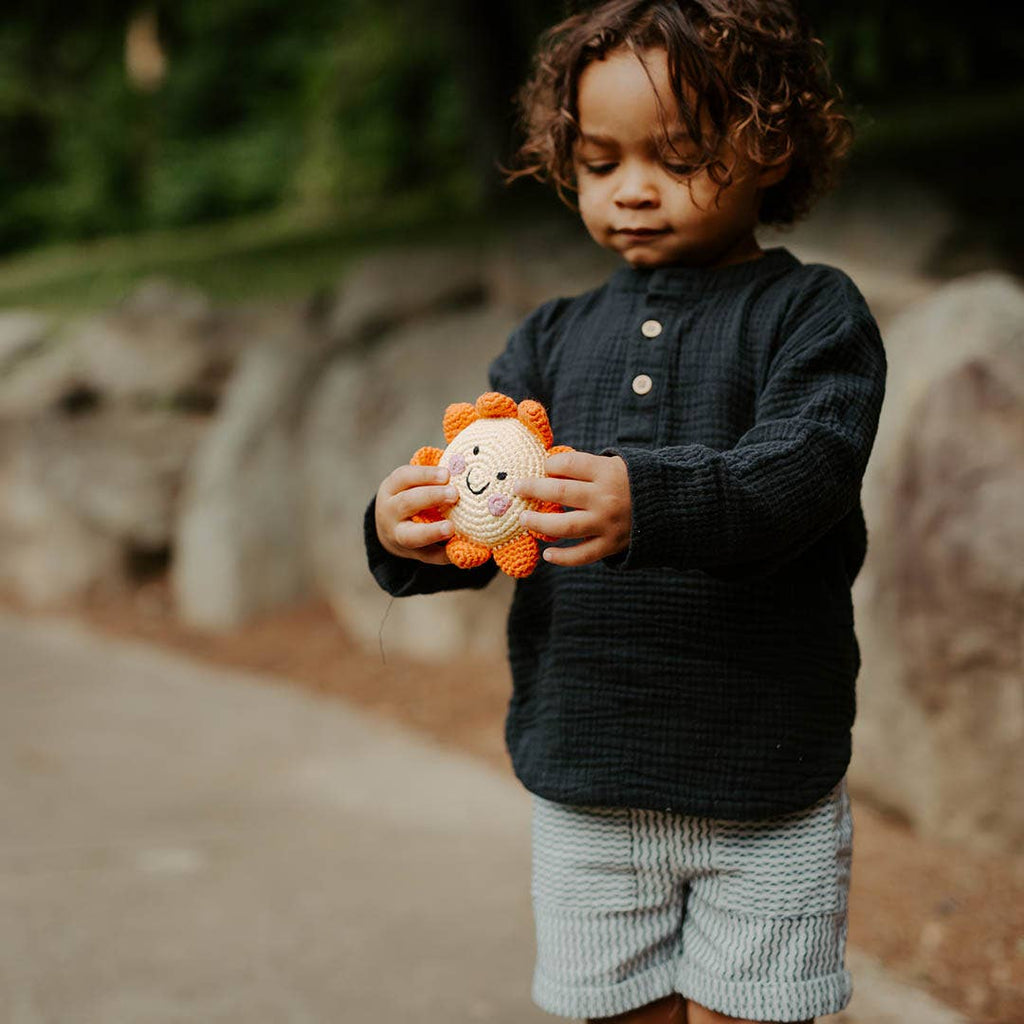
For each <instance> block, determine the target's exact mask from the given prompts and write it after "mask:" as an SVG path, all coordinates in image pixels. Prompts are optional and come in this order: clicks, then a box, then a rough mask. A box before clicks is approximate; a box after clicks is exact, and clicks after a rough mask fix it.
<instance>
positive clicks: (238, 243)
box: [0, 204, 496, 313]
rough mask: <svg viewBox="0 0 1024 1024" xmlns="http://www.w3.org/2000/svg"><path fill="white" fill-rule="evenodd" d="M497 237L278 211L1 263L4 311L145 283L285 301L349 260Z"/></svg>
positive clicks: (426, 221)
mask: <svg viewBox="0 0 1024 1024" xmlns="http://www.w3.org/2000/svg"><path fill="white" fill-rule="evenodd" d="M494 230H496V226H495V224H494V223H493V221H491V220H485V219H484V218H483V217H481V216H463V217H460V218H456V219H454V220H453V219H451V218H446V219H445V220H444V221H443V222H439V221H438V220H436V219H432V218H430V217H429V216H427V215H425V214H424V212H423V210H422V208H420V207H419V206H418V205H416V204H413V205H410V204H396V205H395V206H393V207H392V208H391V209H390V210H389V211H387V212H386V213H379V212H378V213H375V214H373V215H367V216H363V217H359V218H348V219H344V220H343V219H342V218H340V217H337V216H333V217H330V216H326V217H319V218H312V217H309V216H300V215H298V214H296V213H294V212H289V211H279V212H275V213H271V214H264V215H259V216H254V217H248V218H245V219H241V220H236V221H231V222H221V223H216V224H206V225H201V226H197V227H191V228H183V229H179V230H175V231H161V232H153V233H148V234H140V235H132V236H123V237H111V238H103V239H99V240H96V241H92V242H81V243H65V244H61V245H54V246H48V247H46V248H42V249H37V250H32V251H30V252H27V253H23V254H19V255H16V256H13V257H10V258H8V259H6V260H3V261H0V308H2V307H6V308H11V307H33V308H38V309H46V310H50V311H53V312H56V313H62V312H64V313H71V312H75V311H78V310H90V309H101V308H104V307H107V306H110V305H112V304H114V303H116V302H118V301H120V300H121V299H123V298H124V297H125V296H126V295H127V294H129V293H130V292H131V291H132V290H133V289H134V288H135V287H137V286H138V284H139V282H140V281H142V280H143V279H144V278H146V277H149V276H151V275H155V274H159V275H162V276H168V277H170V278H173V279H174V280H176V281H180V282H183V283H188V284H193V285H196V286H198V287H199V288H201V289H202V290H203V291H204V292H205V293H207V294H208V295H209V296H210V297H211V298H213V299H214V300H215V301H223V302H231V301H240V300H245V299H253V298H268V299H278V298H279V299H288V298H299V297H303V296H306V295H311V294H313V293H314V292H316V291H317V290H319V289H323V288H333V287H335V286H336V285H337V283H338V280H339V278H340V277H341V275H342V274H343V272H344V270H345V268H346V267H347V266H348V265H349V264H350V263H351V262H352V260H353V259H355V258H356V257H358V256H359V255H361V254H364V253H366V252H368V251H371V250H376V249H380V248H385V247H387V246H390V245H396V244H410V245H411V244H420V243H423V244H426V243H429V242H438V243H442V242H443V243H445V244H451V245H457V244H459V243H465V242H468V241H470V240H472V239H479V238H481V237H483V236H486V235H488V234H490V233H491V232H493V231H494Z"/></svg>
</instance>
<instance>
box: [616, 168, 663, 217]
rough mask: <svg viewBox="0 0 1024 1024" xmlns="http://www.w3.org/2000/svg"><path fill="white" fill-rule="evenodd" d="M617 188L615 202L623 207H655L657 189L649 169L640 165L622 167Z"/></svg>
mask: <svg viewBox="0 0 1024 1024" xmlns="http://www.w3.org/2000/svg"><path fill="white" fill-rule="evenodd" d="M618 184H619V187H618V188H617V189H616V191H615V202H616V203H617V204H618V205H619V206H623V207H641V206H655V205H657V203H658V188H657V186H656V185H655V182H654V175H653V174H652V173H651V169H650V168H647V167H645V166H644V165H643V164H641V163H638V162H637V163H629V164H626V165H624V166H623V168H622V173H621V175H620V176H619V183H618Z"/></svg>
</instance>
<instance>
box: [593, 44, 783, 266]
mask: <svg viewBox="0 0 1024 1024" xmlns="http://www.w3.org/2000/svg"><path fill="white" fill-rule="evenodd" d="M644 60H645V61H646V63H647V69H648V71H650V77H648V74H647V71H645V70H644V67H643V65H642V64H641V63H640V61H639V60H638V59H637V57H636V56H635V55H634V54H633V53H631V52H630V51H629V50H626V49H622V50H615V51H613V52H612V53H610V54H608V55H607V56H606V57H605V59H604V60H596V61H593V62H592V63H591V64H589V65H587V67H586V68H584V70H583V73H582V74H581V75H580V80H579V86H578V94H577V95H578V107H579V123H580V129H581V135H580V139H579V140H578V142H577V144H576V149H575V152H574V162H575V169H576V178H577V187H578V195H579V208H580V214H581V216H582V217H583V223H584V224H585V225H586V226H587V230H588V231H589V232H590V234H591V236H592V237H593V239H594V241H596V242H597V243H598V244H599V245H602V246H604V247H605V248H607V249H611V250H612V251H613V252H617V253H619V254H620V255H621V256H622V257H623V258H624V259H625V260H626V261H627V262H628V263H630V264H631V265H632V266H635V267H656V266H661V265H662V264H666V263H685V264H690V265H693V266H708V267H713V266H724V265H725V264H728V263H738V262H740V261H742V260H747V259H752V258H753V257H755V256H756V255H757V254H758V253H759V252H760V249H759V247H758V245H757V242H756V240H755V238H754V227H755V225H756V224H757V213H758V207H759V205H760V201H761V193H762V190H763V189H764V188H766V187H767V186H768V185H771V184H774V183H775V182H776V181H780V180H781V179H782V177H783V176H784V175H785V172H786V169H787V168H786V166H785V165H781V166H778V167H774V168H767V169H765V168H759V167H757V166H756V165H753V164H751V163H750V161H749V160H746V159H744V158H742V157H740V156H738V155H737V154H736V153H735V152H733V151H732V150H728V151H725V152H723V153H721V154H720V158H721V159H722V160H723V161H724V162H725V164H726V166H728V167H730V168H731V169H732V172H733V183H732V184H731V185H730V186H729V187H728V188H725V189H723V190H722V192H721V193H720V194H717V199H716V193H718V186H717V185H716V184H715V183H714V182H713V181H712V180H711V178H710V176H709V175H708V172H707V170H703V171H700V172H699V173H696V174H693V173H692V172H691V170H690V168H688V167H687V166H686V164H685V158H686V153H687V150H688V149H690V148H692V143H691V141H690V139H689V136H688V134H687V133H686V130H685V127H684V125H683V123H682V121H681V119H680V118H679V108H678V105H677V104H676V101H675V98H674V97H673V95H672V88H671V85H670V82H669V75H668V61H667V56H666V53H665V51H664V50H647V51H646V52H645V53H644ZM652 80H653V83H652ZM659 98H660V101H661V110H662V111H663V113H661V116H659V103H658V101H659ZM666 128H667V130H668V132H669V134H670V136H671V137H672V142H673V143H674V146H675V149H676V150H677V151H678V154H677V153H676V152H673V151H672V149H671V148H669V146H668V142H667V140H666V138H665V130H666ZM679 154H681V155H679Z"/></svg>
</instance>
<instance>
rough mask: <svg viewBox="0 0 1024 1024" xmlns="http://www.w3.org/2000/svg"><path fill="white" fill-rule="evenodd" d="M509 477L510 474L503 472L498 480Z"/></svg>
mask: <svg viewBox="0 0 1024 1024" xmlns="http://www.w3.org/2000/svg"><path fill="white" fill-rule="evenodd" d="M507 476H508V473H505V472H501V473H499V474H498V479H499V480H504V479H505V477H507Z"/></svg>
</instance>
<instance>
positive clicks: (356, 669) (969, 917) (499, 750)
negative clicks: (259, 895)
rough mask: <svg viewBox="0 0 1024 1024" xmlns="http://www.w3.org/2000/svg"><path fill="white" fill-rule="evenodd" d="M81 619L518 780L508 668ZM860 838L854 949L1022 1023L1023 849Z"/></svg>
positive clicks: (131, 600) (977, 1014) (870, 829)
mask: <svg viewBox="0 0 1024 1024" xmlns="http://www.w3.org/2000/svg"><path fill="white" fill-rule="evenodd" d="M75 614H76V615H78V616H79V617H80V618H83V619H84V620H85V621H86V622H87V623H88V624H90V625H91V626H92V627H94V628H96V629H98V630H102V631H105V632H109V633H113V634H117V635H121V636H128V637H134V638H136V639H140V640H145V641H148V642H152V643H154V644H158V645H163V646H165V647H170V648H174V649H178V650H182V651H185V652H187V653H188V654H190V655H193V656H196V657H200V658H203V659H207V660H209V661H212V662H217V663H220V664H224V665H229V666H237V667H244V668H247V669H252V670H255V671H261V672H267V673H272V674H273V675H274V676H276V677H279V678H282V679H286V680H288V681H289V682H290V683H292V684H294V685H296V686H304V687H308V688H310V689H312V690H315V691H317V692H320V693H324V694H329V695H335V696H337V697H339V698H342V699H344V700H348V701H351V702H353V703H355V704H357V705H360V706H362V707H364V708H366V709H369V710H370V711H372V712H375V713H377V714H380V715H383V716H385V717H387V718H390V719H392V720H395V721H397V722H400V723H402V724H403V725H406V726H409V727H411V728H413V729H417V730H420V731H422V732H424V733H427V734H429V735H430V736H432V737H434V738H436V739H437V740H439V741H441V742H443V743H445V744H449V745H451V746H452V747H454V748H457V749H459V750H462V751H465V752H466V753H468V754H470V755H472V756H474V757H477V758H480V759H481V760H482V761H484V762H487V763H488V764H490V765H492V766H494V767H496V768H498V769H499V770H500V771H504V772H511V769H510V767H509V762H508V758H507V755H506V752H505V747H504V740H503V732H502V725H503V719H504V713H505V705H506V702H507V699H508V692H509V685H510V684H509V680H508V677H507V674H506V670H505V667H504V666H503V667H502V672H500V673H499V672H495V671H494V665H493V664H490V663H488V664H487V665H486V666H485V665H483V664H482V663H479V662H478V663H476V664H474V663H472V662H469V661H467V662H464V663H460V664H457V665H456V664H451V663H446V664H444V665H438V666H433V667H425V666H423V665H420V664H416V663H412V662H410V661H408V660H404V659H402V658H399V657H395V656H392V655H385V656H382V654H381V652H379V651H374V652H369V653H368V652H365V651H362V650H360V649H358V648H357V647H356V646H355V645H354V644H353V643H352V642H351V641H350V640H349V639H348V638H346V636H345V634H344V632H343V631H342V629H341V628H340V627H339V625H338V622H337V620H336V619H335V618H334V616H333V615H332V613H331V611H330V609H329V608H328V607H327V606H326V605H325V604H324V603H322V602H319V601H312V602H309V603H307V604H304V605H302V606H299V607H296V608H294V609H291V610H289V611H287V612H282V613H279V614H275V615H273V616H270V617H267V618H264V619H262V620H260V621H258V622H254V623H251V624H249V625H246V626H245V627H242V628H239V629H237V630H234V631H232V632H230V633H226V634H221V635H208V634H203V633H200V632H197V631H194V630H190V629H187V628H185V627H183V626H182V625H181V624H180V623H178V622H177V621H176V620H175V618H174V616H173V614H172V609H171V602H170V597H169V592H168V588H167V585H166V581H164V580H162V579H161V580H156V581H152V582H149V583H147V584H146V585H144V586H142V587H140V588H139V589H138V590H137V591H135V592H134V593H131V594H125V595H121V596H116V597H114V596H108V597H103V598H97V599H96V600H95V601H94V602H93V603H91V604H90V606H89V607H88V609H87V610H84V611H83V610H81V609H79V610H78V611H76V612H75ZM484 668H486V669H487V671H483V669H484ZM854 829H855V841H854V862H853V888H852V893H851V919H850V941H851V942H852V943H853V944H855V945H856V946H858V947H859V948H861V949H862V950H865V951H866V952H868V953H870V954H872V955H873V956H875V957H876V958H877V959H878V960H880V961H881V962H882V963H883V964H884V965H885V966H886V967H887V968H889V969H890V970H891V971H892V972H893V973H895V974H896V975H898V976H899V977H901V978H903V979H905V980H907V981H909V982H911V983H913V984H916V985H918V986H919V987H922V988H925V989H927V990H928V991H930V992H931V993H932V994H933V995H934V996H936V997H937V998H939V999H941V1000H943V1001H944V1002H946V1003H948V1004H949V1005H951V1006H954V1007H956V1008H957V1009H959V1010H961V1011H962V1012H964V1013H965V1014H966V1015H967V1016H968V1017H969V1018H970V1020H971V1021H972V1022H975V1024H1021V1022H1024V853H1022V854H1021V855H1018V856H1008V855H993V854H979V853H974V852H971V851H967V850H964V849H961V848H954V847H949V846H943V845H940V844H936V843H930V842H926V841H924V840H922V839H921V838H920V837H918V836H915V834H914V833H913V832H912V831H911V830H910V829H909V828H908V827H907V826H906V824H905V823H903V822H900V821H897V820H894V819H892V818H891V817H887V816H886V815H884V814H882V813H880V812H879V811H877V810H875V809H873V808H872V807H870V806H868V805H867V804H866V803H865V801H863V800H858V799H857V794H856V793H854Z"/></svg>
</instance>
